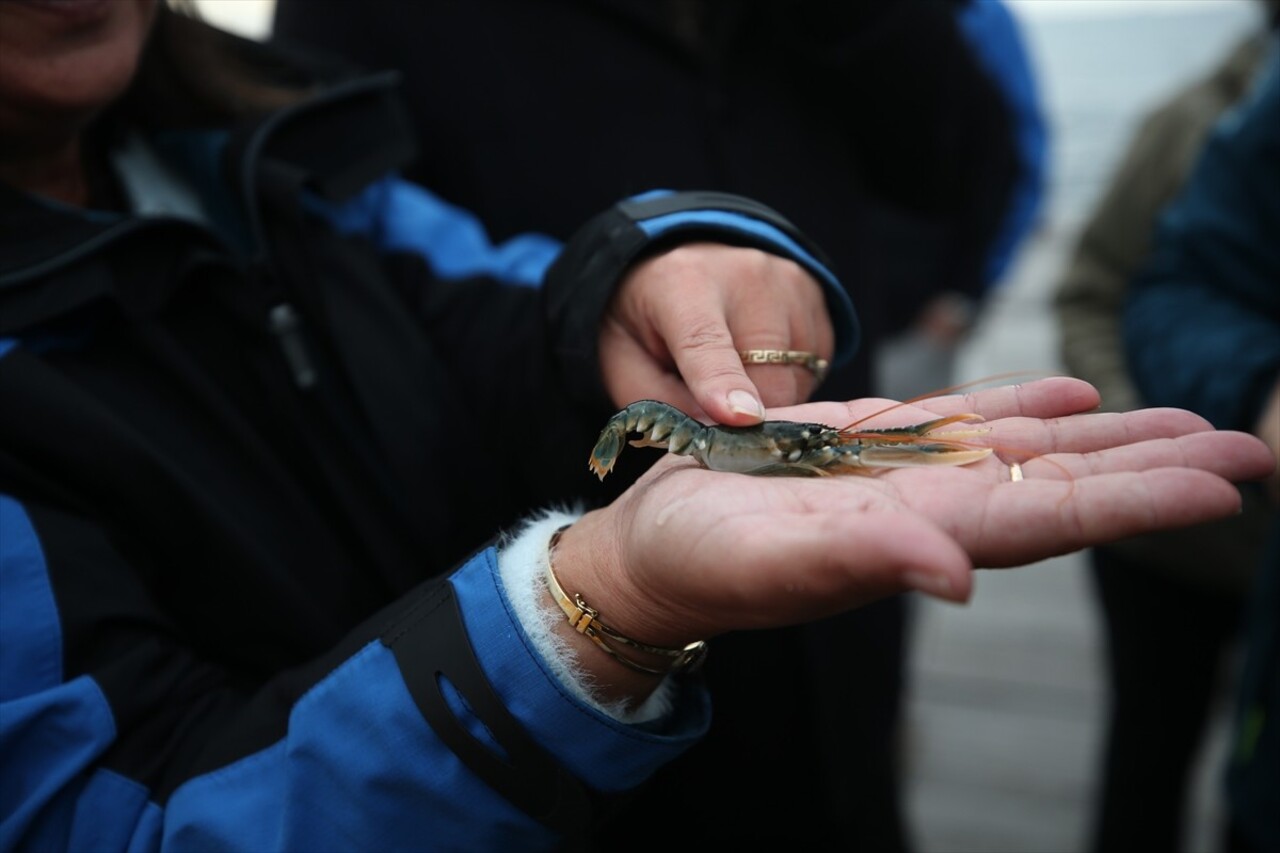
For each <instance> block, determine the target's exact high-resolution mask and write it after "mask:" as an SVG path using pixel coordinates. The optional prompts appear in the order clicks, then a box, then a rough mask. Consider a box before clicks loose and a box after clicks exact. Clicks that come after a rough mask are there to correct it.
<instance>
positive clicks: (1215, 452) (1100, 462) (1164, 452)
mask: <svg viewBox="0 0 1280 853" xmlns="http://www.w3.org/2000/svg"><path fill="white" fill-rule="evenodd" d="M1174 467H1177V468H1196V469H1199V470H1201V471H1207V472H1209V473H1211V474H1215V475H1217V476H1219V477H1222V478H1224V479H1226V480H1229V481H1231V482H1236V483H1239V482H1245V481H1249V480H1258V479H1262V478H1263V477H1266V476H1267V475H1268V473H1269V471H1270V468H1271V461H1270V459H1269V458H1268V456H1267V453H1266V447H1265V445H1263V444H1262V442H1259V441H1255V440H1254V439H1253V437H1252V436H1249V435H1246V434H1245V433H1238V432H1195V433H1189V434H1186V435H1180V436H1176V437H1173V438H1157V439H1153V440H1149V441H1139V442H1135V443H1132V444H1125V445H1121V446H1118V447H1111V448H1108V449H1106V450H1101V451H1098V452H1093V453H1083V454H1076V453H1065V454H1063V453H1055V454H1050V455H1047V456H1043V457H1037V458H1035V459H1031V460H1029V461H1027V462H1024V463H1023V464H1022V470H1023V476H1024V477H1030V478H1044V479H1049V480H1060V479H1070V480H1078V479H1080V478H1082V477H1087V476H1092V475H1097V474H1113V473H1118V472H1125V471H1147V470H1153V469H1157V468H1174Z"/></svg>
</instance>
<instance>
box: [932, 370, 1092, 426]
mask: <svg viewBox="0 0 1280 853" xmlns="http://www.w3.org/2000/svg"><path fill="white" fill-rule="evenodd" d="M1099 402H1101V398H1100V397H1099V396H1098V392H1097V390H1096V389H1095V388H1094V387H1093V386H1092V385H1090V384H1089V383H1088V382H1085V381H1083V380H1080V379H1073V378H1071V377H1067V376H1054V377H1050V378H1048V379H1037V380H1035V381H1032V382H1027V383H1024V384H1020V385H1002V386H1000V387H998V388H986V389H983V390H981V391H974V392H972V393H969V394H953V395H949V396H945V397H936V398H933V399H928V400H922V401H920V402H918V403H916V404H915V405H916V406H918V407H920V408H922V409H927V410H929V411H931V412H934V413H935V414H939V415H954V414H959V413H960V412H973V413H974V414H978V415H981V416H982V417H984V418H986V419H987V420H989V421H994V420H997V419H999V418H1011V417H1028V418H1058V417H1064V416H1066V415H1074V414H1078V413H1080V412H1088V411H1092V410H1093V409H1096V408H1097V407H1098V404H1099Z"/></svg>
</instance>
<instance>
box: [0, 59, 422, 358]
mask: <svg viewBox="0 0 1280 853" xmlns="http://www.w3.org/2000/svg"><path fill="white" fill-rule="evenodd" d="M398 82H399V81H398V77H397V75H395V74H380V75H375V76H370V77H364V78H359V79H353V80H348V81H345V82H342V83H339V84H337V85H335V86H333V87H332V88H330V89H327V90H322V91H321V92H319V93H317V94H314V95H312V96H310V97H308V98H307V99H305V100H303V101H300V102H299V103H297V104H293V105H291V106H289V107H286V108H284V109H281V110H279V111H277V112H275V113H271V114H269V115H267V116H266V117H265V118H262V119H259V120H257V121H254V122H252V123H246V124H244V125H242V126H240V127H237V128H234V129H232V130H231V131H229V132H223V133H222V134H220V135H219V134H211V133H208V132H203V133H195V132H192V133H171V132H165V133H162V134H158V135H157V136H167V137H168V138H167V139H166V140H165V141H164V143H163V144H162V146H161V147H162V148H164V149H165V150H166V152H167V153H168V155H169V162H170V164H171V165H174V166H175V167H176V168H177V169H179V170H180V171H181V172H182V174H183V175H184V176H185V177H186V179H187V180H188V181H189V182H190V184H191V186H192V187H194V188H195V190H196V191H197V192H198V193H200V194H201V196H202V198H203V201H204V203H205V206H206V208H208V209H209V210H211V211H213V213H214V216H213V218H214V219H215V220H217V221H218V226H219V227H218V228H216V229H213V230H211V229H210V228H208V227H202V226H199V225H196V224H193V223H192V222H190V221H188V220H183V219H179V218H175V217H172V216H153V217H142V216H137V215H130V214H120V213H112V212H105V211H95V210H82V209H79V208H74V207H71V206H68V205H63V204H60V203H57V202H54V201H50V200H47V199H43V198H39V197H36V196H32V195H29V194H26V193H22V192H19V191H17V190H14V189H12V188H10V187H7V186H5V185H3V184H0V334H4V333H5V332H6V331H8V332H9V333H12V331H13V330H15V329H16V328H21V327H22V326H24V325H26V324H27V323H29V322H38V321H39V320H40V319H43V318H47V317H49V316H55V315H56V314H58V313H60V312H61V311H64V310H70V309H72V308H74V307H76V305H77V304H82V303H83V301H84V299H86V298H90V297H91V294H89V293H88V292H87V291H85V292H77V289H76V288H73V287H63V286H59V287H57V288H50V287H41V286H40V285H41V282H43V281H44V280H45V279H46V278H47V277H48V276H50V275H54V274H59V273H62V272H65V271H67V270H69V269H70V268H72V267H80V266H81V265H84V264H85V263H86V262H89V261H92V260H94V259H97V258H100V257H103V256H104V255H106V254H107V253H110V252H112V251H113V250H115V249H116V248H117V247H118V246H120V245H121V244H122V243H123V242H125V241H127V240H128V239H130V238H132V237H134V236H137V235H139V234H140V233H142V232H148V231H151V230H153V229H165V230H169V231H172V232H173V234H174V235H175V236H176V237H182V238H185V239H195V240H202V241H206V242H207V243H208V244H209V245H210V246H221V247H222V250H223V251H224V252H227V253H230V254H234V252H233V250H232V248H231V247H232V246H234V245H235V244H237V243H243V245H242V248H243V249H246V250H247V251H248V253H249V255H250V257H255V258H261V257H263V256H265V252H266V243H265V236H264V234H263V228H262V221H261V217H262V209H261V201H262V196H263V194H264V192H265V191H266V190H267V187H265V186H264V184H266V183H270V182H271V180H272V177H271V176H280V175H287V176H288V181H289V188H290V189H291V190H306V191H310V192H314V193H316V194H318V195H320V196H322V197H325V198H328V199H332V200H338V201H341V200H343V199H345V198H348V197H349V196H351V195H353V194H354V193H356V192H357V191H359V190H360V189H361V188H362V187H363V186H365V185H366V184H367V183H369V182H370V181H372V180H374V179H376V178H378V177H381V176H382V175H385V174H386V173H388V172H390V171H394V170H396V169H398V168H401V167H402V166H403V165H405V164H406V163H407V162H408V161H409V160H410V159H411V158H412V156H413V154H414V148H413V143H412V134H411V131H410V127H411V126H410V123H409V120H408V117H407V114H406V113H405V111H404V108H403V107H402V106H401V104H400V101H399V99H398V97H397V95H396V87H397V85H398ZM211 139H214V140H216V144H210V140H211ZM175 140H177V142H176V143H175ZM215 230H216V231H218V232H220V234H215V233H214V232H215ZM237 231H241V232H242V233H241V234H240V235H237ZM238 236H239V237H240V238H239V239H237V237H238ZM90 278H92V279H94V280H96V281H98V282H99V283H98V285H96V286H95V287H93V288H90V289H91V290H93V291H94V292H99V291H101V290H103V287H102V282H104V281H105V279H106V276H105V274H102V273H100V274H98V275H95V276H90ZM33 288H35V289H37V290H39V291H40V292H39V293H38V294H33V293H31V292H30V291H31V290H32V289H33ZM81 290H83V288H81ZM19 303H20V304H21V305H23V306H25V309H23V310H19ZM36 305H38V306H39V310H38V311H36V312H35V313H34V314H33V313H32V309H33V306H36ZM19 315H21V316H19ZM37 315H38V316H37ZM24 320H25V322H24Z"/></svg>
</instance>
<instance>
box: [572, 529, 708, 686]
mask: <svg viewBox="0 0 1280 853" xmlns="http://www.w3.org/2000/svg"><path fill="white" fill-rule="evenodd" d="M568 527H569V525H567V524H566V525H565V526H564V527H561V528H560V529H559V530H557V531H556V532H555V533H553V534H551V542H550V544H549V545H548V546H547V590H548V591H549V592H550V593H551V597H552V598H553V599H555V602H556V604H558V605H560V609H561V610H563V611H564V615H565V616H566V617H567V618H568V620H569V624H570V625H572V626H573V629H574V630H575V631H577V632H578V633H579V634H583V635H585V636H587V637H589V638H591V641H592V642H593V643H595V644H596V645H597V646H599V647H600V649H601V650H602V651H604V653H605V654H607V655H609V656H610V657H612V658H613V659H614V660H616V661H617V662H618V663H620V664H622V665H623V666H625V667H627V668H628V669H633V670H635V671H636V672H643V673H646V674H648V675H668V674H672V675H674V674H678V673H683V672H694V671H695V670H697V669H698V667H700V666H702V662H703V661H704V660H706V658H707V644H706V641H705V640H697V641H696V642H692V643H690V644H689V645H687V646H685V647H684V648H682V649H669V648H663V647H661V646H651V645H649V644H648V643H642V642H640V641H639V640H633V639H631V638H630V637H624V636H623V635H622V634H619V633H618V632H617V631H615V630H613V629H612V628H610V627H609V626H608V625H606V624H604V623H603V622H601V621H600V613H599V611H597V610H596V609H595V608H593V607H590V606H588V604H587V603H586V602H585V601H583V600H582V596H581V595H579V594H578V593H576V592H575V593H574V594H573V598H572V599H571V598H569V596H568V595H566V594H565V591H564V588H563V587H561V586H560V582H559V581H558V580H556V573H555V570H554V569H553V568H552V565H551V562H552V560H551V558H552V556H553V555H554V554H555V550H556V545H557V544H558V543H559V542H560V534H562V533H564V531H565V530H566V529H567V528H568ZM606 638H608V640H613V641H614V642H615V643H621V644H622V645H624V646H630V647H631V648H633V649H637V650H639V651H642V652H645V653H646V654H651V655H656V656H658V657H665V658H670V659H671V663H670V664H668V665H667V667H666V668H665V669H656V668H654V667H650V666H645V665H644V664H642V663H639V662H637V661H635V660H632V659H631V658H629V657H627V656H626V655H623V654H622V653H621V652H619V651H618V650H617V649H615V648H614V647H613V646H611V645H609V643H608V640H606Z"/></svg>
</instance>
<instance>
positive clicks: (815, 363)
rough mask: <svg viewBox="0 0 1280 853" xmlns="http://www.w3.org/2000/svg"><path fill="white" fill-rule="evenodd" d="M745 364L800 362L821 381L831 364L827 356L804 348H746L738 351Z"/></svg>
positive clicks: (799, 363)
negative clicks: (820, 355)
mask: <svg viewBox="0 0 1280 853" xmlns="http://www.w3.org/2000/svg"><path fill="white" fill-rule="evenodd" d="M738 356H739V357H740V358H741V359H742V363H743V364H798V365H800V366H801V367H804V368H806V369H808V370H809V372H811V373H812V374H813V378H814V379H816V380H817V381H819V382H821V381H822V380H823V379H824V378H825V377H826V375H827V369H828V368H829V367H830V366H831V364H830V362H828V361H827V360H826V359H825V358H821V357H819V356H818V354H817V353H814V352H808V351H806V350H802V349H744V350H741V351H740V352H739V353H738Z"/></svg>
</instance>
